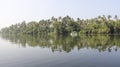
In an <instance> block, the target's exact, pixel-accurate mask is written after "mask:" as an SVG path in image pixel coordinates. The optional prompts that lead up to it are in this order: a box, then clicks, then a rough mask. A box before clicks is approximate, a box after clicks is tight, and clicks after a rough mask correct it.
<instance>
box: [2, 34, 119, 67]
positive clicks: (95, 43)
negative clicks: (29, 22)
mask: <svg viewBox="0 0 120 67" xmlns="http://www.w3.org/2000/svg"><path fill="white" fill-rule="evenodd" d="M0 57H1V58H0V67H120V63H119V62H120V36H119V35H116V36H113V35H112V36H109V35H92V36H86V35H81V36H77V37H71V36H28V35H19V36H15V35H1V37H0Z"/></svg>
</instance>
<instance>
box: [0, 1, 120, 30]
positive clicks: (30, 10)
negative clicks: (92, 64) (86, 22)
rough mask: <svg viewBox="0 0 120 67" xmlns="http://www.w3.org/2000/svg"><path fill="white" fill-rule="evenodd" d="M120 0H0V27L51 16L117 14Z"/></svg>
mask: <svg viewBox="0 0 120 67" xmlns="http://www.w3.org/2000/svg"><path fill="white" fill-rule="evenodd" d="M119 3H120V0H0V29H1V28H3V27H7V26H10V25H12V24H15V23H20V22H22V21H26V22H30V21H39V20H41V19H50V18H51V17H52V16H54V17H59V16H62V17H64V16H66V15H69V16H71V17H73V18H77V17H79V18H81V19H86V18H93V17H97V16H99V15H112V16H114V15H118V17H120V4H119Z"/></svg>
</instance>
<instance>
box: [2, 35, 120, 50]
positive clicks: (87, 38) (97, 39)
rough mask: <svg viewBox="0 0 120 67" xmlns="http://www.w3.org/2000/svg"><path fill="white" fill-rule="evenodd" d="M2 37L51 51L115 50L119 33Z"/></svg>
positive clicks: (23, 44)
mask: <svg viewBox="0 0 120 67" xmlns="http://www.w3.org/2000/svg"><path fill="white" fill-rule="evenodd" d="M1 37H2V38H3V39H6V40H9V41H10V42H12V43H15V44H17V45H20V46H22V47H38V46H39V47H42V48H50V49H51V50H52V51H53V52H55V51H60V52H62V51H65V52H70V51H72V50H73V49H74V48H77V49H78V50H80V49H82V48H91V49H97V50H98V51H99V52H101V51H109V52H111V51H112V50H115V51H117V50H118V49H119V48H120V36H119V35H111V36H110V35H81V36H77V37H71V36H55V35H54V36H45V35H39V36H30V35H19V36H17V35H1Z"/></svg>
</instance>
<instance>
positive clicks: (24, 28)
mask: <svg viewBox="0 0 120 67" xmlns="http://www.w3.org/2000/svg"><path fill="white" fill-rule="evenodd" d="M1 32H2V33H9V34H30V35H39V34H58V35H59V34H71V33H79V34H120V20H119V19H118V17H117V16H115V17H114V19H113V18H112V19H111V16H110V15H108V16H107V17H105V16H104V15H103V16H98V17H96V18H92V19H86V20H83V19H80V18H77V19H76V20H74V19H73V18H71V17H69V16H66V17H63V18H62V17H59V18H54V17H52V18H51V19H48V20H41V21H39V22H36V21H31V22H29V23H26V22H25V21H23V22H22V23H18V24H15V25H11V26H10V27H6V28H3V29H2V30H1Z"/></svg>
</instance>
